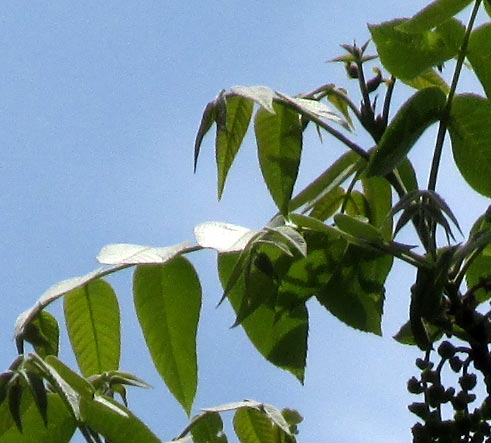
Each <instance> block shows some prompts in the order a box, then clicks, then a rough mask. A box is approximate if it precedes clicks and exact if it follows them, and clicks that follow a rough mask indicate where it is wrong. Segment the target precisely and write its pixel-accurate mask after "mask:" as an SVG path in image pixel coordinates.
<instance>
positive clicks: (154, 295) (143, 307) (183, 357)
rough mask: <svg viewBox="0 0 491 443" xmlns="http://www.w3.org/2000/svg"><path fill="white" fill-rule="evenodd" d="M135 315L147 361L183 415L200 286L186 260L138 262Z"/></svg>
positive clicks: (191, 377)
mask: <svg viewBox="0 0 491 443" xmlns="http://www.w3.org/2000/svg"><path fill="white" fill-rule="evenodd" d="M133 291H134V302H135V308H136V313H137V316H138V320H139V322H140V326H141V328H142V331H143V335H144V337H145V341H146V343H147V346H148V349H149V351H150V355H151V357H152V360H153V363H154V365H155V367H156V369H157V371H158V372H159V374H160V375H161V377H162V379H163V380H164V382H165V383H166V385H167V387H168V388H169V390H170V391H171V392H172V394H173V395H174V397H175V398H176V399H177V401H178V402H179V403H180V404H181V405H182V407H183V408H184V410H185V411H186V412H187V413H188V414H189V413H190V410H191V405H192V403H193V400H194V396H195V394H196V387H197V381H198V378H197V377H198V375H197V373H198V367H197V358H196V333H197V327H198V320H199V312H200V308H201V285H200V282H199V279H198V276H197V274H196V271H195V270H194V268H193V266H192V265H191V263H190V262H189V261H188V260H187V259H185V258H184V257H176V258H174V259H173V260H171V261H169V262H167V263H164V264H163V265H155V266H154V265H147V266H138V267H137V269H136V271H135V274H134V282H133Z"/></svg>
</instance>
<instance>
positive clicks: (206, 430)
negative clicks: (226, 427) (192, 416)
mask: <svg viewBox="0 0 491 443" xmlns="http://www.w3.org/2000/svg"><path fill="white" fill-rule="evenodd" d="M191 434H192V436H193V442H194V443H227V441H228V440H227V436H226V435H225V434H224V433H223V421H222V417H220V414H219V413H218V412H206V413H204V414H202V415H201V416H199V417H198V419H197V420H196V421H195V423H194V424H193V426H192V428H191Z"/></svg>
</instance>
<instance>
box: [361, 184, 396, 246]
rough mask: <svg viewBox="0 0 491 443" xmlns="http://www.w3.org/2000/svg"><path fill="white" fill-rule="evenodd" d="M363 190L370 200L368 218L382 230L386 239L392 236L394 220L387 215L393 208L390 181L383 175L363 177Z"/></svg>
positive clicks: (368, 200)
mask: <svg viewBox="0 0 491 443" xmlns="http://www.w3.org/2000/svg"><path fill="white" fill-rule="evenodd" d="M362 186H363V192H364V195H365V197H366V199H367V202H368V206H369V209H368V213H367V216H368V219H369V221H370V223H371V224H372V225H373V226H375V227H376V228H378V229H380V230H381V231H382V236H383V237H384V239H385V240H390V239H391V238H392V220H391V219H390V218H389V219H388V220H387V215H388V214H389V212H390V210H391V208H392V191H391V186H390V184H389V182H388V181H387V180H386V179H385V178H382V177H371V178H363V179H362Z"/></svg>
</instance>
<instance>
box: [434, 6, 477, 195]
mask: <svg viewBox="0 0 491 443" xmlns="http://www.w3.org/2000/svg"><path fill="white" fill-rule="evenodd" d="M480 5H481V0H476V3H474V8H473V9H472V13H471V16H470V18H469V23H468V25H467V29H466V31H465V34H464V39H463V40H462V46H461V47H460V51H459V55H458V58H457V64H456V66H455V71H454V74H453V77H452V83H451V85H450V91H449V93H448V97H447V102H446V104H445V108H444V109H443V114H442V118H441V119H440V125H439V127H438V134H437V137H436V143H435V151H434V153H433V160H432V163H431V170H430V177H429V179H428V189H429V190H430V191H434V190H435V189H436V181H437V177H438V170H439V168H440V161H441V157H442V151H443V142H444V140H445V133H446V131H447V126H448V122H449V119H450V110H451V108H452V101H453V98H454V95H455V91H456V89H457V84H458V82H459V78H460V73H461V72H462V67H463V65H464V59H465V55H466V53H467V47H468V46H469V38H470V35H471V32H472V28H473V27H474V22H475V21H476V16H477V12H478V10H479V6H480Z"/></svg>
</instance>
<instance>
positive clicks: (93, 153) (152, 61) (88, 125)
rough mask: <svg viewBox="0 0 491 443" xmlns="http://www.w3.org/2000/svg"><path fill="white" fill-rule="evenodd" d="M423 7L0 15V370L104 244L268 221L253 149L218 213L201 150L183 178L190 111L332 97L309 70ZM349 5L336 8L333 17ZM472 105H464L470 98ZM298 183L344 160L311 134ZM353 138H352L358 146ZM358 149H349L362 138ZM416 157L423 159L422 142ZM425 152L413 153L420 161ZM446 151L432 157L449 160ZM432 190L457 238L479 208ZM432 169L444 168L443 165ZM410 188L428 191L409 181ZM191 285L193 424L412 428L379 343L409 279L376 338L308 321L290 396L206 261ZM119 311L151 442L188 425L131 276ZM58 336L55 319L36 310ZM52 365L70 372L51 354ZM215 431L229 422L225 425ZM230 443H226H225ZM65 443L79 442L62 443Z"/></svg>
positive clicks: (361, 4) (397, 367)
mask: <svg viewBox="0 0 491 443" xmlns="http://www.w3.org/2000/svg"><path fill="white" fill-rule="evenodd" d="M425 3H426V2H424V1H412V2H405V1H401V0H392V1H388V0H386V1H383V2H382V1H379V0H374V1H372V2H370V3H369V6H368V3H367V2H366V1H364V0H358V1H350V2H349V3H347V2H345V1H339V0H336V1H334V0H333V1H330V2H320V1H304V2H293V1H270V2H259V1H244V0H242V1H223V0H222V1H218V0H209V1H206V2H198V1H194V0H190V1H151V0H138V1H124V0H123V1H115V0H106V1H104V2H100V1H93V0H87V1H84V2H68V1H57V0H53V1H50V2H39V1H34V2H32V1H31V2H26V1H6V2H4V3H3V4H2V10H1V11H0V54H1V57H0V60H1V64H0V67H1V68H0V140H1V148H0V149H1V152H2V155H1V162H0V183H1V191H0V192H1V198H0V214H1V215H0V232H1V237H0V251H1V255H0V264H1V266H0V281H1V287H0V302H1V304H0V325H1V328H0V370H3V369H5V368H7V366H8V365H9V364H10V362H11V360H12V359H13V358H14V357H15V347H14V344H13V341H12V336H13V325H14V321H15V318H16V317H17V315H18V314H19V313H20V312H22V311H23V310H25V309H26V308H28V307H30V306H31V305H32V304H33V303H34V302H35V301H36V299H37V298H38V297H39V296H40V295H41V294H42V293H43V292H44V291H45V290H46V289H47V288H48V287H49V286H51V285H52V284H54V283H56V282H58V281H60V280H63V279H65V278H68V277H72V276H76V275H82V274H84V273H86V272H88V271H90V270H92V269H95V268H96V267H97V266H98V265H97V263H96V261H95V259H94V257H95V255H96V254H97V252H98V251H99V250H100V248H101V247H102V246H104V245H105V244H108V243H118V242H127V243H139V244H148V245H156V246H157V245H158V246H165V245H169V244H173V243H178V242H181V241H184V240H192V229H193V227H194V225H196V224H198V223H200V222H203V221H209V220H220V221H226V222H231V223H237V224H241V225H244V226H247V227H250V228H260V227H262V226H263V225H264V224H265V223H266V222H267V221H268V219H269V218H270V217H271V216H272V215H273V214H274V212H275V208H274V206H273V204H272V202H271V199H270V197H269V195H268V193H267V190H266V188H265V186H264V184H263V183H262V180H261V177H260V174H259V171H258V167H257V164H256V163H257V161H256V157H255V145H254V141H253V139H252V137H249V138H248V139H247V140H246V143H245V145H244V147H243V151H242V152H241V153H240V155H239V158H238V159H237V164H236V165H235V166H234V167H233V168H232V171H231V175H230V179H229V182H228V186H227V189H226V191H225V195H224V198H223V200H222V202H220V203H217V201H216V178H215V166H214V152H213V147H214V142H213V137H212V136H209V137H207V138H206V139H205V142H204V145H203V149H202V156H201V159H200V163H199V167H198V173H197V174H196V175H193V173H192V158H193V143H194V136H195V133H196V130H197V128H198V125H199V121H200V118H201V113H202V110H203V108H204V106H205V105H206V103H207V102H208V101H209V100H211V99H213V98H214V96H215V95H216V94H217V93H218V92H219V91H220V90H221V89H222V88H228V87H230V86H233V85H236V84H243V85H257V84H264V85H269V86H272V87H273V88H275V89H278V90H281V91H284V92H286V93H291V94H296V93H300V92H306V91H309V90H312V89H315V88H316V87H317V86H319V85H321V84H324V83H328V82H334V83H337V84H338V85H341V86H349V82H348V81H347V79H345V75H344V71H343V69H342V66H340V65H335V64H328V63H325V61H326V60H327V59H331V58H333V57H335V56H338V55H340V54H341V52H342V50H341V49H340V48H339V44H341V43H352V42H353V40H354V39H355V40H356V41H357V42H359V43H364V42H365V41H366V40H367V39H368V36H369V34H368V31H367V28H366V23H367V22H369V23H378V22H381V21H385V20H389V19H392V18H395V17H401V16H410V15H412V14H413V13H415V12H416V11H417V10H418V9H419V8H420V7H422V6H423V5H424V4H425ZM347 5H348V6H347ZM473 87H476V88H477V90H479V88H478V87H477V86H476V85H473ZM309 134H310V135H308V136H307V137H306V140H305V145H304V151H305V158H304V162H303V164H302V170H301V174H300V178H299V183H300V184H302V183H303V184H306V183H307V182H308V179H309V178H313V177H314V174H315V173H318V172H320V171H321V170H323V169H324V168H325V167H326V165H327V164H328V162H329V161H331V160H332V159H334V158H335V156H336V155H339V154H340V153H341V152H342V149H341V147H339V146H337V145H336V143H334V142H333V141H331V140H329V138H328V137H325V140H324V143H323V144H320V143H319V141H318V139H317V138H316V136H315V134H314V131H312V132H311V133H309ZM360 135H361V134H360ZM361 140H362V141H363V140H364V139H363V138H361ZM425 140H426V142H425ZM432 142H433V136H432V135H430V136H429V137H428V138H426V137H425V139H424V140H423V142H422V143H421V146H420V147H418V148H417V149H416V150H415V152H414V153H413V157H414V158H415V159H416V160H417V162H420V161H421V162H424V161H428V159H429V158H430V155H431V149H425V148H429V147H431V146H432ZM447 152H448V150H447ZM444 165H447V166H448V167H449V168H450V172H448V173H445V174H442V176H441V183H440V185H439V186H440V187H439V189H440V190H441V192H442V193H443V195H444V197H445V198H446V199H447V201H448V202H449V203H450V204H452V203H458V202H459V201H460V203H459V205H460V208H462V209H464V211H462V212H464V213H465V214H466V217H469V218H464V219H463V222H462V225H463V230H464V232H467V229H468V228H469V224H470V223H471V220H472V218H471V217H473V216H475V215H477V214H480V213H482V212H484V210H485V208H486V205H487V203H486V202H485V201H484V199H480V198H478V197H470V196H467V197H465V204H462V202H461V200H460V199H462V195H463V194H462V193H464V192H466V193H469V189H468V187H467V186H466V185H465V184H464V183H463V182H462V181H461V180H460V179H459V178H458V177H456V174H455V169H454V166H453V163H452V161H451V159H450V157H449V156H448V155H447V156H446V157H445V158H444ZM444 167H445V166H444ZM422 180H424V181H426V176H423V177H422ZM191 258H192V260H193V263H195V265H196V266H197V267H198V270H199V272H200V275H201V277H202V283H203V290H204V293H203V296H204V305H203V310H202V320H201V324H200V328H199V337H198V340H199V342H198V346H199V348H198V352H199V366H200V385H199V389H198V396H197V399H196V402H195V408H196V409H195V411H197V410H198V409H199V408H200V407H207V406H214V405H217V404H221V403H225V402H229V401H235V400H242V399H244V398H252V399H255V400H258V401H263V402H268V403H273V404H275V405H277V406H279V407H285V406H289V407H294V408H297V409H298V410H300V411H301V413H302V414H303V415H304V416H305V421H304V423H303V424H302V425H301V427H300V437H299V441H301V442H320V443H345V442H346V443H362V442H367V441H372V442H380V443H398V442H401V443H403V442H407V441H409V440H410V434H409V428H410V427H411V425H412V424H413V423H414V419H413V416H412V415H411V414H410V413H409V412H408V411H407V409H406V404H407V403H408V401H410V400H411V398H410V397H409V395H408V394H406V391H405V383H406V380H407V378H409V377H410V376H411V375H413V373H414V366H413V361H414V358H415V356H416V355H417V353H416V352H415V350H414V349H411V348H406V347H403V346H401V345H398V344H397V343H395V342H394V341H393V340H392V338H391V336H392V335H393V334H394V333H395V332H397V330H398V328H399V326H400V325H401V324H402V323H403V322H404V321H405V320H406V318H407V305H408V297H409V294H408V288H409V285H410V284H411V279H412V278H413V275H412V271H410V273H408V272H407V268H405V267H404V266H401V265H396V267H395V268H394V269H395V272H394V274H393V278H392V279H391V281H390V282H389V285H388V300H387V303H386V318H385V319H384V323H383V329H384V337H383V338H379V337H375V336H371V335H367V334H363V333H360V332H356V331H353V330H351V329H350V328H348V327H346V326H345V325H343V324H341V323H340V322H339V321H338V320H336V319H335V318H333V317H332V316H331V315H330V314H329V313H327V312H326V311H324V310H323V309H321V308H319V307H317V306H316V305H315V304H312V305H311V308H312V309H311V330H310V337H309V357H308V368H307V372H306V381H305V386H303V387H302V386H300V385H299V383H298V382H297V381H296V380H295V379H294V378H293V376H291V375H289V374H288V373H285V372H283V371H281V370H279V369H276V368H274V367H273V366H271V365H270V364H269V363H267V362H266V361H265V360H264V359H263V358H262V357H261V356H260V355H259V354H258V353H257V352H256V351H255V350H254V349H253V347H252V345H250V344H249V342H248V341H247V339H246V338H245V334H244V333H243V331H242V330H241V329H240V328H236V329H234V330H229V326H230V325H231V324H232V322H233V319H234V316H233V313H232V311H231V309H230V307H229V306H227V305H226V304H224V305H223V306H222V307H221V308H219V309H218V310H216V309H215V305H216V303H217V301H218V300H219V298H220V296H221V289H220V287H219V285H218V282H217V278H216V268H215V255H214V253H212V252H206V253H205V252H202V253H199V254H197V255H196V256H193V257H191ZM109 281H110V282H111V283H112V284H113V285H114V287H115V288H116V290H117V291H118V294H119V297H120V298H119V300H120V304H121V306H122V309H123V340H124V342H123V356H122V369H124V370H128V371H131V372H134V373H135V374H136V375H138V376H140V377H142V378H143V379H145V380H147V381H148V382H150V383H151V384H152V385H154V386H155V388H154V389H153V390H152V391H145V392H143V393H138V392H136V391H130V393H129V400H130V405H131V406H132V407H133V408H134V410H135V411H136V413H137V415H140V416H141V417H143V418H144V420H145V421H146V422H147V423H148V424H149V426H150V427H151V428H152V430H153V431H154V432H156V433H157V434H158V435H159V436H160V437H161V438H163V439H165V440H170V439H172V438H173V437H175V436H176V435H177V434H178V433H179V431H180V430H181V429H182V428H183V427H184V426H185V424H186V423H187V418H186V416H185V414H184V413H183V411H182V410H181V409H180V407H179V406H178V404H177V403H176V401H175V400H174V399H173V398H172V397H171V396H170V395H169V393H168V391H167V389H166V388H165V386H164V385H163V383H162V382H161V381H160V379H159V378H158V376H157V374H156V371H155V370H154V369H153V366H152V364H151V361H150V358H149V356H148V355H147V354H146V351H145V349H144V345H143V339H142V335H141V332H140V331H139V327H138V325H137V323H136V318H135V314H134V309H133V302H132V298H131V274H130V273H129V272H127V273H125V274H123V275H121V276H118V277H117V278H111V279H110V280H109ZM50 311H51V312H53V313H54V314H56V315H58V317H59V318H60V319H61V303H57V304H55V305H54V306H52V307H51V308H50ZM63 340H64V344H63V346H64V349H63V353H62V355H63V356H64V358H67V359H69V361H71V362H73V359H72V357H71V356H70V352H69V349H68V347H67V342H66V339H65V338H64V339H63ZM229 418H230V417H229ZM232 440H233V439H232ZM77 441H78V440H77Z"/></svg>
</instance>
